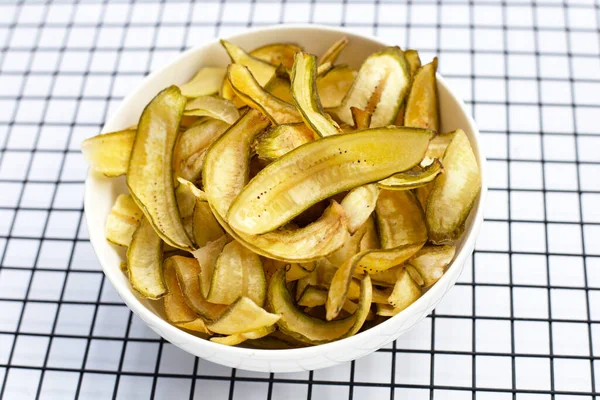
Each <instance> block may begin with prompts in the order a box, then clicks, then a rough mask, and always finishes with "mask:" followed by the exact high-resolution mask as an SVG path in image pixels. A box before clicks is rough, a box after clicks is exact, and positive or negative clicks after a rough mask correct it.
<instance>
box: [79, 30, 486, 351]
mask: <svg viewBox="0 0 600 400" xmlns="http://www.w3.org/2000/svg"><path fill="white" fill-rule="evenodd" d="M343 35H346V36H348V38H349V39H350V43H349V45H348V47H347V48H346V50H344V52H343V53H342V55H341V57H340V59H339V61H338V62H339V63H345V64H349V65H350V66H352V67H354V68H358V67H359V66H360V64H361V62H362V61H363V60H364V59H365V58H366V57H367V56H368V55H369V54H371V53H372V52H374V51H377V50H379V49H381V48H382V47H384V46H385V45H384V44H383V43H381V42H378V41H377V40H375V39H371V38H366V37H362V36H357V35H354V34H351V33H348V32H344V31H340V30H338V29H331V28H322V27H314V26H295V27H287V26H278V27H272V28H266V29H259V30H252V31H249V32H246V33H243V34H240V35H237V36H234V37H232V38H230V39H229V40H231V41H232V42H234V43H236V44H238V45H240V46H242V47H243V48H245V49H247V50H250V49H253V48H256V47H259V46H262V45H265V44H269V43H274V42H293V43H297V44H299V45H301V46H303V47H304V48H305V49H306V51H308V52H310V53H313V54H316V55H319V54H322V53H323V52H324V51H325V50H326V49H327V48H328V47H329V45H330V44H332V43H333V42H334V41H336V40H338V39H340V38H341V37H342V36H343ZM229 62H230V60H229V57H228V56H227V54H226V53H225V51H224V50H223V48H222V47H221V45H220V43H219V42H218V41H215V42H212V43H209V44H207V45H205V46H201V47H197V48H195V49H192V50H189V51H187V52H185V53H183V54H181V55H180V56H179V57H177V58H176V59H175V60H174V61H173V62H172V63H171V64H169V65H167V66H166V67H164V68H162V69H160V70H158V71H156V72H154V73H152V74H151V75H150V76H148V77H147V78H146V79H145V80H144V81H143V82H142V84H141V85H140V86H139V87H138V88H137V89H136V90H134V91H133V92H132V93H131V94H130V95H129V96H128V97H127V98H126V99H125V100H124V101H123V103H122V104H121V105H120V107H119V109H118V110H117V112H116V113H115V114H114V115H113V117H112V118H111V119H110V120H109V121H108V122H107V123H106V125H105V126H104V129H103V132H111V131H116V130H119V129H123V128H124V127H127V126H130V125H133V124H136V123H137V121H138V119H139V116H140V114H141V112H142V110H143V109H144V107H145V105H146V104H147V103H148V102H149V101H150V100H151V99H152V98H153V97H154V96H155V95H156V94H157V93H158V92H159V91H160V90H162V89H164V88H165V87H167V86H169V85H171V84H181V83H184V82H186V81H187V80H189V79H190V78H191V77H192V76H193V75H194V73H195V72H196V71H197V70H198V68H200V67H203V66H226V65H227V64H228V63H229ZM441 62H443V60H442V61H441ZM438 90H439V97H440V105H441V124H442V131H443V132H447V131H451V130H454V129H457V128H462V129H463V130H464V131H465V132H466V133H467V135H468V136H469V138H470V140H471V143H472V146H473V149H474V151H475V154H476V156H477V158H478V160H479V163H480V165H481V167H482V169H483V158H482V156H481V153H480V149H479V144H478V143H479V142H478V137H477V135H478V133H477V130H476V127H475V125H474V123H473V121H472V119H471V118H470V117H469V116H468V115H467V114H466V113H465V110H464V106H463V105H462V103H461V101H460V100H458V99H457V98H456V97H455V96H454V95H453V94H452V93H451V92H450V90H449V89H448V87H447V86H446V84H445V83H444V81H443V79H442V78H441V77H439V76H438ZM482 172H483V170H482ZM124 192H127V187H126V185H125V179H124V178H118V179H109V178H106V177H104V176H102V175H99V174H96V173H92V172H91V173H90V174H89V175H88V178H87V181H86V196H85V210H86V218H87V224H88V230H89V234H90V240H91V242H92V245H93V247H94V250H95V252H96V255H97V256H98V258H99V260H100V264H101V265H102V268H103V270H104V272H105V274H106V275H107V277H108V278H109V280H110V281H111V283H112V284H113V286H114V287H115V289H116V290H117V292H118V293H119V295H120V296H121V298H122V299H123V300H124V301H125V303H126V304H127V305H128V306H129V307H130V308H131V309H132V310H133V311H134V312H135V313H136V314H138V315H139V316H140V317H141V318H142V319H143V320H145V321H146V322H147V323H148V324H149V325H150V326H151V327H153V328H154V329H155V330H156V328H155V327H158V326H160V331H161V334H163V336H165V335H164V332H170V333H171V334H173V335H176V336H177V337H178V339H180V340H183V339H186V340H190V339H191V340H196V341H202V342H203V343H206V344H207V345H208V346H215V344H213V343H211V342H208V341H204V340H203V339H199V338H195V337H193V336H191V335H189V334H187V333H185V332H183V331H181V330H178V329H177V328H175V327H172V326H171V325H170V324H168V323H167V322H166V321H164V320H162V306H161V304H162V303H161V302H156V301H149V300H144V299H140V298H137V297H136V296H135V295H134V294H133V292H132V290H131V287H130V285H129V281H128V280H127V277H126V276H125V275H124V274H123V273H122V272H121V270H120V268H119V264H120V261H121V260H122V259H124V256H125V251H124V250H123V249H121V248H118V247H117V246H114V245H112V244H110V243H108V242H107V241H106V239H105V238H104V223H105V219H106V216H107V215H108V214H109V212H110V208H111V206H112V205H113V203H114V201H115V199H116V197H117V196H118V194H120V193H124ZM482 193H483V194H484V193H485V185H484V190H483V191H482ZM482 199H483V195H482V196H481V198H480V199H479V200H478V201H477V202H476V205H475V208H474V210H473V212H472V213H471V216H470V218H469V221H468V222H467V229H466V230H465V234H464V235H463V238H462V239H461V241H460V242H459V243H458V251H457V259H458V258H460V257H461V253H470V251H471V250H472V248H473V245H474V238H471V237H472V236H475V235H476V233H477V232H476V231H477V230H478V225H479V223H478V222H477V221H478V220H481V219H482V216H481V214H482V210H481V203H482ZM474 222H475V223H474ZM467 238H471V239H469V243H468V244H466V241H467ZM463 247H466V248H465V249H463ZM467 256H468V254H467V255H465V256H464V257H463V258H464V260H466V257H467ZM464 260H462V261H460V260H458V261H457V260H455V262H454V263H453V265H451V266H450V268H449V272H450V271H453V270H452V269H453V268H455V269H461V268H462V264H463V263H464ZM454 264H459V265H456V266H455V265H454ZM453 272H455V273H453V274H452V275H453V276H450V277H448V279H452V280H453V282H452V284H453V283H454V281H455V280H456V278H457V277H458V274H459V272H460V270H457V271H453ZM447 274H448V273H447ZM444 278H445V277H444ZM435 290H436V286H434V287H433V288H432V290H430V292H431V291H435ZM439 296H440V297H441V294H440V295H439ZM419 301H425V300H424V299H420V300H419ZM404 313H405V312H403V313H401V314H400V315H398V316H396V317H394V318H395V319H396V318H402V314H404ZM415 322H416V321H415ZM383 324H385V323H383ZM383 324H382V325H383ZM373 329H376V328H373ZM367 332H368V331H367ZM186 336H187V338H186ZM168 339H169V338H168ZM345 340H348V339H345ZM221 347H222V348H223V351H248V352H253V354H254V353H256V350H247V349H240V348H225V346H221ZM227 349H229V350H227ZM281 351H284V350H280V351H279V352H281ZM270 352H278V350H270Z"/></svg>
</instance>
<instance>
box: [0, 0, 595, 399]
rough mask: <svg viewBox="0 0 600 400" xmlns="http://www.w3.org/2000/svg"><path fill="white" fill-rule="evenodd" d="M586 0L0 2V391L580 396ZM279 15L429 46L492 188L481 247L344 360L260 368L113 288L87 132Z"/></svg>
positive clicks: (586, 241)
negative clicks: (215, 360) (176, 66)
mask: <svg viewBox="0 0 600 400" xmlns="http://www.w3.org/2000/svg"><path fill="white" fill-rule="evenodd" d="M599 11H600V10H599V6H598V4H597V3H596V2H595V1H594V0H573V1H565V2H561V1H554V0H542V1H540V2H537V3H532V2H530V1H528V0H510V1H508V0H507V1H503V2H498V1H493V2H492V1H483V0H481V1H480V0H475V1H469V2H467V1H460V0H455V1H444V2H441V1H437V2H436V1H427V0H422V1H413V2H408V3H400V2H396V1H391V0H380V1H368V0H359V1H344V2H341V1H312V2H311V1H304V0H288V1H286V0H282V1H278V0H265V1H262V0H261V1H258V0H256V1H242V0H226V1H225V0H223V1H198V2H196V3H190V2H186V1H180V0H175V1H168V2H166V1H163V2H154V1H135V0H132V1H129V2H127V1H102V2H101V1H94V0H92V1H81V2H79V1H76V2H72V1H47V2H38V1H21V2H18V3H10V2H9V3H6V2H5V1H3V2H0V398H2V399H3V400H13V399H18V400H21V399H34V398H42V399H60V400H63V399H73V398H77V399H128V400H129V399H148V398H157V399H187V398H190V399H252V400H253V399H315V400H317V399H344V398H349V399H352V398H354V399H367V398H369V399H375V398H377V399H379V398H382V399H383V398H390V399H411V400H421V399H436V400H439V399H451V400H453V399H457V400H458V399H461V400H462V399H478V400H484V399H485V400H492V399H493V400H504V399H519V400H534V399H536V400H538V399H539V400H542V399H562V400H566V399H582V400H583V399H592V398H594V397H595V394H596V390H597V387H598V384H600V366H599V365H598V361H599V360H600V356H599V354H600V123H599V122H598V117H599V116H600V95H599V93H600V49H599V30H598V28H599V26H600V12H599ZM281 22H311V23H321V24H328V25H335V26H339V25H342V26H346V27H347V28H348V29H350V30H352V31H355V32H359V33H368V34H374V35H377V36H379V37H380V38H382V39H384V40H386V41H388V42H390V43H396V44H399V45H401V46H403V47H412V48H416V49H418V50H420V52H421V55H422V58H423V59H424V61H427V60H429V59H431V57H432V56H434V55H438V56H439V57H440V70H441V73H442V74H443V75H444V76H445V77H446V78H447V80H448V81H449V83H450V84H451V86H452V87H453V88H454V89H455V90H456V91H457V92H458V93H460V95H461V96H462V97H463V99H464V100H465V101H466V103H467V106H468V108H469V109H470V110H471V111H472V113H473V115H474V117H475V119H476V121H477V123H478V124H479V127H480V129H481V133H482V139H483V143H484V149H485V152H486V155H487V157H488V160H489V161H488V165H489V181H490V192H489V200H488V204H487V208H486V213H485V217H486V220H485V223H484V225H483V229H482V232H481V237H480V238H479V241H478V243H477V246H476V251H475V254H474V255H473V257H472V260H471V262H470V263H469V265H468V266H467V267H466V269H465V272H464V273H463V275H462V277H461V279H460V282H459V283H458V285H457V286H456V287H455V288H454V289H453V290H452V291H451V292H450V293H449V294H448V296H447V297H446V298H445V299H444V301H443V302H442V303H441V305H440V306H439V307H438V308H437V309H436V310H435V312H434V314H433V315H432V316H430V317H428V318H426V319H425V320H424V321H423V322H421V323H420V324H419V325H418V326H417V327H415V328H414V329H413V330H412V331H411V332H409V333H408V334H406V335H404V336H402V337H401V338H399V339H398V340H397V341H396V342H395V343H393V344H391V345H390V346H388V347H387V348H384V349H381V350H380V351H377V352H376V353H373V354H372V355H370V356H368V357H365V358H362V359H360V360H357V361H356V362H352V363H347V364H344V365H341V366H339V367H335V368H330V369H324V370H318V371H314V372H304V373H293V374H292V373H289V374H264V373H252V372H246V371H241V370H232V369H229V368H224V367H221V366H219V365H215V364H211V363H208V362H205V361H203V360H201V359H197V358H195V357H192V356H190V355H189V354H186V353H184V352H182V351H181V350H179V349H177V348H175V347H174V346H172V345H171V344H169V343H168V342H165V341H163V340H161V339H160V338H159V337H158V336H156V335H155V334H154V333H153V332H152V331H150V330H149V329H148V328H146V327H145V325H144V324H143V323H142V322H141V321H140V320H139V319H138V318H137V317H135V316H134V315H132V313H131V312H130V311H129V310H128V309H127V308H126V307H125V306H124V305H123V304H122V302H121V301H120V299H119V297H118V296H117V295H116V293H115V292H114V290H113V289H112V287H111V285H110V283H108V282H107V281H106V279H105V278H104V276H103V274H102V272H101V269H100V266H99V265H98V262H97V260H96V258H95V256H94V253H93V250H92V247H91V245H90V242H89V240H88V234H87V229H86V224H85V219H84V218H83V208H82V198H83V186H84V179H85V175H86V166H85V163H84V161H83V158H82V155H81V152H80V150H79V146H80V143H81V141H82V140H83V139H85V138H87V137H89V136H92V135H95V134H97V133H98V132H99V130H100V128H101V127H102V124H103V122H104V121H105V120H106V118H107V117H108V116H109V115H110V114H111V113H112V112H113V110H115V108H116V107H117V106H118V105H119V102H120V101H121V99H122V98H123V97H124V96H125V95H126V94H127V93H128V92H129V91H131V90H132V89H133V88H134V87H135V85H137V84H138V83H139V82H140V81H141V80H142V79H143V78H144V76H145V75H146V74H148V73H149V72H150V71H152V70H154V69H156V68H158V67H159V66H160V65H161V64H163V63H165V62H167V61H169V60H170V59H172V58H173V57H175V56H176V55H177V54H178V53H179V52H180V51H182V50H184V49H186V48H189V47H192V46H196V45H198V44H201V43H203V42H205V41H207V40H210V39H212V38H214V37H226V36H228V35H230V34H232V33H234V32H238V31H241V30H243V29H246V28H247V27H250V26H258V25H266V24H273V23H281ZM597 382H598V383H597ZM595 398H596V399H597V398H598V397H595Z"/></svg>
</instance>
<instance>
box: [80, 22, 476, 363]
mask: <svg viewBox="0 0 600 400" xmlns="http://www.w3.org/2000/svg"><path fill="white" fill-rule="evenodd" d="M288 29H290V30H294V29H306V30H316V31H327V32H331V33H339V34H340V35H348V36H358V37H361V38H363V39H367V40H369V41H372V42H374V43H376V44H378V45H382V46H393V45H395V44H389V43H387V42H386V41H384V40H381V39H379V38H377V37H375V36H373V35H369V34H363V33H356V32H352V31H351V30H349V29H346V28H340V27H332V26H326V25H319V24H275V25H268V26H260V27H253V28H248V29H245V30H243V31H241V32H239V33H236V34H234V35H231V36H229V37H228V38H226V39H227V40H230V41H232V42H235V41H236V40H237V39H239V38H243V37H245V36H247V35H249V34H257V33H261V32H272V31H281V30H288ZM220 40H221V39H220V38H217V39H213V40H209V41H206V42H202V43H200V44H198V45H196V46H194V47H192V48H190V49H188V50H186V51H183V52H181V53H179V54H178V55H177V56H176V57H175V59H173V61H171V62H169V63H167V64H165V65H163V66H162V67H160V68H158V69H157V70H155V71H152V72H151V73H150V74H148V75H147V76H146V77H144V79H143V80H142V81H141V82H140V83H139V84H138V85H137V86H136V87H135V88H134V89H133V90H132V91H131V92H130V93H129V94H128V95H127V96H126V97H125V98H124V99H123V100H122V101H121V102H120V103H119V106H118V107H117V108H116V109H115V110H114V111H113V113H112V116H111V117H110V118H108V120H107V121H106V122H105V123H104V125H103V127H102V130H101V133H106V132H105V131H106V129H105V127H106V126H110V125H113V124H114V120H115V119H117V115H118V114H119V112H118V110H120V109H121V108H123V107H124V106H125V107H127V106H128V104H129V103H131V102H132V101H133V98H134V97H136V94H137V93H138V92H139V91H140V90H142V89H143V88H144V87H145V86H146V84H147V83H148V82H149V81H151V80H152V79H153V78H155V77H156V76H157V75H159V74H161V73H163V72H164V71H165V70H168V69H170V68H172V67H173V66H174V65H176V64H178V63H179V62H181V60H182V59H185V58H186V57H188V56H189V55H190V54H193V53H195V52H197V51H198V50H199V49H201V48H205V47H208V46H211V45H214V44H217V43H219V41H220ZM437 83H438V85H441V86H442V87H443V88H444V89H445V90H446V91H447V92H448V93H449V94H450V96H451V97H452V98H453V100H454V101H456V103H457V104H458V106H459V107H460V109H461V111H462V112H463V114H464V115H465V117H466V119H467V121H468V124H469V128H470V129H471V131H472V132H473V135H472V136H473V139H474V141H475V144H476V146H477V149H478V155H476V156H477V162H478V164H479V168H480V171H481V177H482V179H481V192H480V194H479V198H478V201H477V203H476V204H475V207H476V213H475V214H474V215H472V217H471V218H472V223H471V226H470V228H469V229H468V236H467V237H466V238H465V239H464V242H463V244H462V248H461V249H460V251H459V252H457V253H456V255H455V257H454V260H453V261H452V262H451V264H450V266H449V267H448V269H447V271H449V270H450V269H452V268H454V269H455V268H462V266H463V265H464V263H465V262H466V259H467V257H469V256H470V255H471V253H472V251H473V249H474V246H475V241H476V239H477V236H478V232H479V228H480V226H481V224H482V222H483V213H484V207H483V205H484V204H485V198H486V193H487V184H486V183H487V182H486V181H487V179H486V165H485V161H486V160H485V156H484V154H483V149H482V146H481V141H480V133H479V129H478V128H477V125H476V124H475V121H474V120H473V117H472V115H471V114H470V113H469V112H468V110H467V108H466V107H465V104H464V102H463V100H462V98H461V97H459V96H457V95H456V93H455V92H454V91H452V90H451V88H450V87H449V86H448V84H447V83H446V81H445V80H444V78H443V77H442V76H441V75H440V74H439V73H438V74H437ZM93 174H94V173H93V171H91V170H88V174H87V176H86V181H85V194H84V210H85V214H86V221H87V222H88V226H89V217H88V213H87V211H88V210H91V208H92V206H91V204H90V203H91V198H92V197H93V196H94V193H93V192H94V190H93V188H92V186H93V185H92V184H91V183H90V182H91V179H90V178H91V177H92V175H93ZM88 234H89V239H90V242H91V244H92V247H93V249H94V253H95V254H96V258H97V259H98V261H99V263H100V265H101V267H102V271H103V273H104V275H105V276H106V277H107V278H108V280H109V281H110V283H111V285H112V286H113V287H114V288H115V291H116V292H117V293H118V295H119V297H120V298H121V299H122V300H123V302H124V303H125V304H126V305H127V307H128V308H129V309H130V310H131V311H132V312H134V313H135V314H136V315H137V316H138V317H140V318H141V319H142V320H143V321H144V322H145V323H146V324H147V325H149V326H150V328H153V325H156V326H157V327H158V328H160V331H161V332H165V333H166V335H164V336H168V337H169V339H167V338H165V337H164V336H163V334H160V333H158V332H157V333H158V334H159V336H161V337H162V338H163V339H165V340H167V341H169V342H170V341H171V340H173V342H175V341H176V342H177V344H179V343H185V342H189V341H194V342H196V343H198V345H199V346H206V348H207V350H211V351H215V352H219V351H220V352H227V353H229V354H231V355H235V356H243V357H248V356H257V357H260V358H261V359H280V358H281V357H285V356H292V355H293V356H294V357H299V356H303V355H304V356H310V355H311V354H313V353H317V352H319V353H320V352H322V351H323V352H324V351H325V350H328V351H335V350H336V349H339V348H346V347H351V348H353V347H355V345H356V344H357V343H358V342H359V339H361V338H362V337H364V336H366V335H373V336H374V337H375V335H377V334H379V336H382V334H383V330H384V328H385V326H386V325H388V324H389V323H391V321H392V320H393V319H394V318H397V317H398V316H400V315H402V314H403V313H406V312H410V311H409V310H410V309H411V308H415V307H417V305H419V304H422V303H424V302H430V298H432V297H433V296H434V293H435V292H437V291H440V290H442V288H444V287H446V286H447V285H446V283H447V281H449V280H450V279H451V277H450V274H448V273H444V275H443V276H442V277H441V278H440V279H439V281H438V282H436V284H434V285H433V286H432V287H431V288H430V289H429V290H428V291H427V292H425V293H424V294H423V295H422V296H421V297H420V298H419V299H417V300H416V301H415V302H414V303H412V304H411V305H410V306H408V307H407V308H406V309H404V310H403V311H402V312H401V313H400V314H398V315H396V316H394V317H391V318H389V319H387V320H385V321H383V322H382V323H380V324H378V325H376V326H374V327H372V328H369V329H367V330H365V331H362V332H359V333H357V334H355V335H353V336H350V337H347V338H344V339H340V340H336V341H333V342H329V343H324V344H320V345H314V346H309V347H301V348H293V349H272V350H271V349H253V348H245V347H237V346H226V345H223V344H219V343H215V342H212V341H210V340H206V339H203V338H200V337H198V336H195V335H192V334H190V333H188V332H186V331H184V330H182V329H179V328H178V327H176V326H174V325H172V324H170V323H169V322H167V321H166V320H165V319H163V318H161V317H160V316H158V315H156V314H154V313H153V312H152V311H151V310H149V309H148V308H146V306H144V305H143V304H142V302H141V301H140V300H139V299H138V298H137V296H136V295H135V294H134V292H133V291H132V290H131V289H128V290H120V289H119V288H120V285H118V284H116V283H115V281H113V279H112V272H110V273H109V272H107V271H110V270H111V269H112V268H113V266H112V265H108V262H106V261H105V260H104V259H103V258H102V257H99V256H98V254H97V253H96V245H95V243H98V242H99V241H100V240H106V239H105V237H104V231H103V230H102V231H99V230H91V229H90V230H88ZM463 259H464V260H463ZM459 260H460V261H459ZM455 283H456V282H454V283H453V284H452V285H451V286H449V287H452V286H454V284H455ZM441 297H443V294H442V296H440V299H441ZM153 330H155V329H154V328H153ZM383 336H389V335H383ZM175 339H177V340H175ZM174 344H175V343H174ZM379 347H381V346H379ZM379 347H378V348H379ZM184 350H186V351H189V350H187V349H184ZM373 350H375V349H373Z"/></svg>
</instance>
